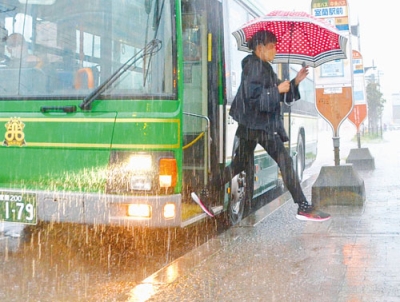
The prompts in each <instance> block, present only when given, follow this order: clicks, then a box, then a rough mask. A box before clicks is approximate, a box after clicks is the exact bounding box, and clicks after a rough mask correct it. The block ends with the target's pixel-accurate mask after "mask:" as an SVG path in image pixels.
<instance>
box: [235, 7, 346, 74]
mask: <svg viewBox="0 0 400 302" xmlns="http://www.w3.org/2000/svg"><path fill="white" fill-rule="evenodd" d="M261 30H268V31H271V32H273V33H274V34H275V36H276V38H277V45H276V56H275V59H274V61H273V63H292V64H303V63H305V64H306V65H309V66H311V67H317V66H319V65H321V64H323V63H325V62H328V61H332V60H337V59H346V43H347V38H346V37H344V36H342V35H341V34H340V33H339V31H338V30H337V29H336V27H334V26H332V25H331V24H329V23H328V22H327V21H325V20H323V19H317V18H315V17H313V16H311V15H309V14H307V13H304V12H287V11H273V12H271V13H269V14H267V15H265V16H263V17H259V18H256V19H254V20H252V21H250V22H248V23H246V24H244V25H243V26H242V27H240V28H239V29H238V30H236V31H235V32H233V33H232V34H233V36H234V37H235V38H236V40H237V43H238V49H239V50H242V51H247V52H251V50H250V49H249V48H248V46H247V42H248V41H249V40H250V39H251V38H252V37H253V35H254V34H255V33H257V32H259V31H261Z"/></svg>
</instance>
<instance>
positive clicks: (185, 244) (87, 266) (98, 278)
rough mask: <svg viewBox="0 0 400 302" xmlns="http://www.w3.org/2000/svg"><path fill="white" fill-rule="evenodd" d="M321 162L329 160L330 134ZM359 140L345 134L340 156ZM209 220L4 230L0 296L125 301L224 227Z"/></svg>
mask: <svg viewBox="0 0 400 302" xmlns="http://www.w3.org/2000/svg"><path fill="white" fill-rule="evenodd" d="M320 144H321V148H320V150H328V151H323V152H320V153H321V155H320V156H319V158H318V160H317V162H316V163H315V164H314V165H313V167H312V168H310V169H308V170H307V171H306V173H305V174H306V175H307V174H308V175H311V174H313V173H317V172H318V171H319V167H320V166H321V164H331V160H332V159H333V151H331V150H332V148H331V146H332V142H331V137H330V133H329V132H328V138H327V137H324V138H322V139H320ZM354 144H356V143H355V142H350V140H349V139H348V138H346V139H342V151H341V152H342V153H341V155H342V157H343V156H346V155H347V154H348V152H347V150H349V148H350V147H354ZM225 226H226V225H225V224H224V223H218V222H216V221H215V220H213V219H207V220H205V221H203V222H202V223H199V224H197V225H195V226H192V227H189V228H186V229H175V230H156V231H152V230H146V229H134V230H133V229H131V230H126V229H122V228H115V227H113V228H110V227H96V228H95V227H89V226H82V225H70V224H48V223H43V224H40V225H39V226H36V227H34V228H32V229H26V230H25V231H24V234H23V236H22V237H19V238H12V237H10V236H4V235H5V234H4V232H3V233H1V229H0V301H7V302H8V301H17V302H19V301H28V300H29V301H126V299H127V293H128V292H129V291H130V290H131V289H132V288H134V287H135V286H136V285H137V284H139V283H140V282H141V281H142V280H143V279H145V278H146V277H147V276H149V275H151V274H153V273H154V272H155V271H157V270H159V269H160V268H162V267H164V266H165V265H167V264H168V263H170V262H171V261H173V260H174V259H176V258H178V257H181V256H182V255H184V254H186V253H187V252H189V251H191V250H193V249H194V248H196V247H198V246H200V245H202V244H203V243H204V242H206V241H207V240H209V239H211V238H214V237H215V236H217V235H218V234H219V233H221V232H223V231H224V230H225Z"/></svg>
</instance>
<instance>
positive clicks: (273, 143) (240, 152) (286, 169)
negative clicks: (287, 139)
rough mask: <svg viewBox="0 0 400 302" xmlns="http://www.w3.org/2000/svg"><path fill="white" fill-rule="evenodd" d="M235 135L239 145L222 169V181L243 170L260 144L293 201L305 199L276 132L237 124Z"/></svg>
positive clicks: (299, 201) (290, 160)
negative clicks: (228, 163)
mask: <svg viewBox="0 0 400 302" xmlns="http://www.w3.org/2000/svg"><path fill="white" fill-rule="evenodd" d="M236 136H237V137H238V138H239V146H238V148H237V149H236V152H235V154H234V156H233V159H232V162H231V164H230V165H229V166H227V167H226V169H225V171H224V177H223V178H224V182H228V181H229V180H231V179H232V177H233V176H235V175H237V174H239V173H240V172H241V171H243V170H245V168H246V165H248V164H249V159H250V158H252V157H251V154H253V152H254V149H255V148H256V146H257V144H260V145H261V146H262V147H263V148H264V149H265V151H267V152H268V154H269V155H270V156H271V157H272V158H273V159H274V160H275V162H276V163H277V164H278V166H279V169H280V170H281V174H282V178H283V183H284V185H285V187H286V188H287V189H288V190H289V192H290V194H291V195H292V198H293V200H294V202H295V203H298V204H300V203H302V202H305V201H306V200H307V199H306V197H305V196H304V193H303V190H302V189H301V186H300V181H299V178H298V176H297V174H296V172H295V170H294V168H293V160H292V158H291V157H290V155H289V153H288V151H287V150H286V149H285V146H284V144H283V142H282V140H281V138H280V137H279V135H278V134H275V135H268V134H267V133H266V132H265V131H262V130H254V129H247V128H245V127H244V126H241V125H239V127H238V129H237V131H236ZM227 178H229V179H227Z"/></svg>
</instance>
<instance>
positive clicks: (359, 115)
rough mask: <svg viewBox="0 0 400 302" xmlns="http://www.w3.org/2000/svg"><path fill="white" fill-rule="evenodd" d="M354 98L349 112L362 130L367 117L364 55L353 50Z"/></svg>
mask: <svg viewBox="0 0 400 302" xmlns="http://www.w3.org/2000/svg"><path fill="white" fill-rule="evenodd" d="M353 81H354V88H353V99H354V104H355V105H354V107H353V110H352V111H351V113H350V114H349V117H348V119H349V121H350V122H352V123H353V124H354V126H356V128H357V132H360V126H361V124H362V123H363V122H364V120H365V119H366V118H367V104H366V99H365V85H364V64H363V59H362V55H361V53H360V52H359V51H357V50H353Z"/></svg>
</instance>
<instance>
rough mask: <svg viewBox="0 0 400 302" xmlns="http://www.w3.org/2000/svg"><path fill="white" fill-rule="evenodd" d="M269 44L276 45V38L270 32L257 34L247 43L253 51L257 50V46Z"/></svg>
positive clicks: (265, 31)
mask: <svg viewBox="0 0 400 302" xmlns="http://www.w3.org/2000/svg"><path fill="white" fill-rule="evenodd" d="M268 43H276V36H275V35H274V34H273V33H272V32H270V31H269V30H261V31H258V32H256V33H255V34H254V35H253V37H252V38H251V39H250V40H249V41H248V42H247V46H248V47H249V49H251V50H255V49H256V48H257V45H260V44H263V45H267V44H268Z"/></svg>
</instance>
